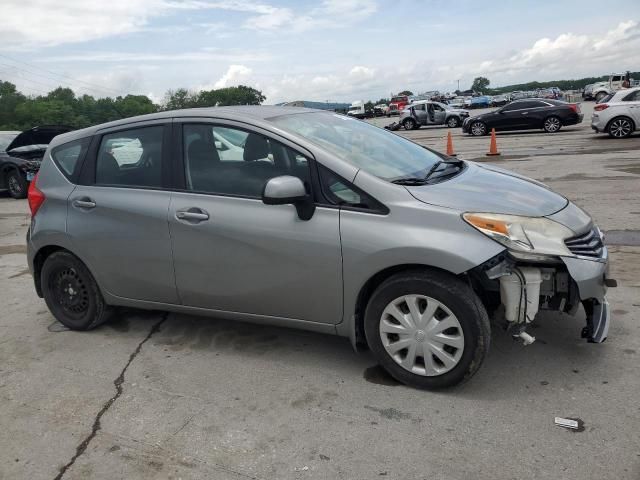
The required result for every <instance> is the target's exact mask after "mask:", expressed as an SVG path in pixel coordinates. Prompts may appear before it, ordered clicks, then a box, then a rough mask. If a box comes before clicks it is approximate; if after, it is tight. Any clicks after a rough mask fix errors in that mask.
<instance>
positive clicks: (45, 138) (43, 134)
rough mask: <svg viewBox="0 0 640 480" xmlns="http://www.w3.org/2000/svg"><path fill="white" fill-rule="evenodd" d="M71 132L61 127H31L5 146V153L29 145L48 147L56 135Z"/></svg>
mask: <svg viewBox="0 0 640 480" xmlns="http://www.w3.org/2000/svg"><path fill="white" fill-rule="evenodd" d="M71 130H73V129H72V128H71V127H65V126H62V125H45V126H42V127H33V128H31V129H29V130H25V131H24V132H22V133H21V134H19V135H18V136H17V137H16V138H14V139H13V141H12V142H11V143H10V144H9V145H8V146H7V150H6V151H7V153H8V152H10V151H11V150H15V149H16V148H21V147H26V146H29V145H48V144H49V143H51V140H53V138H54V137H55V136H57V135H60V134H62V133H67V132H70V131H71Z"/></svg>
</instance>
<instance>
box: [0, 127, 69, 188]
mask: <svg viewBox="0 0 640 480" xmlns="http://www.w3.org/2000/svg"><path fill="white" fill-rule="evenodd" d="M70 130H71V128H69V127H63V126H58V125H47V126H41V127H33V128H31V129H29V130H25V131H24V132H0V190H8V191H9V195H11V196H12V197H13V198H26V196H27V190H28V188H29V182H31V180H33V177H34V176H35V174H36V173H37V172H38V169H39V168H40V161H41V160H42V157H43V155H44V152H45V150H46V149H47V145H48V144H49V142H50V141H51V140H52V139H53V138H54V137H55V136H56V135H59V134H61V133H65V132H68V131H70Z"/></svg>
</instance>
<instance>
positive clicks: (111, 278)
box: [67, 122, 178, 303]
mask: <svg viewBox="0 0 640 480" xmlns="http://www.w3.org/2000/svg"><path fill="white" fill-rule="evenodd" d="M165 130H166V131H167V132H166V134H167V135H168V133H169V132H168V130H170V125H169V126H166V127H165V126H164V125H162V124H158V123H157V122H154V124H152V125H146V126H142V127H137V128H130V127H129V128H128V129H124V130H123V129H122V127H121V129H120V130H118V131H113V130H111V131H108V132H105V133H104V134H102V135H100V136H98V138H96V140H95V141H94V145H93V146H92V148H91V150H90V152H89V154H88V156H87V160H86V161H85V164H84V165H83V171H82V174H81V181H80V184H79V185H78V186H77V187H76V188H75V189H74V190H73V192H72V193H71V195H70V196H69V207H68V214H67V232H68V234H69V236H70V237H71V238H72V241H73V243H74V250H75V251H76V252H77V254H78V255H79V256H80V258H82V259H83V260H84V261H85V262H86V263H87V265H88V266H89V268H90V270H91V271H92V272H93V273H94V275H96V278H97V280H98V283H99V284H100V287H101V288H102V289H104V290H105V291H106V292H107V293H110V294H112V295H116V296H119V297H124V298H131V299H136V300H146V301H154V302H161V303H178V302H177V294H176V287H175V279H174V274H173V263H172V258H171V239H170V238H169V227H168V225H167V211H168V209H169V200H170V197H171V192H169V191H167V190H164V189H163V180H162V179H163V171H164V169H165V166H164V165H163V162H164V163H166V160H167V159H166V155H163V147H162V146H163V137H164V136H165Z"/></svg>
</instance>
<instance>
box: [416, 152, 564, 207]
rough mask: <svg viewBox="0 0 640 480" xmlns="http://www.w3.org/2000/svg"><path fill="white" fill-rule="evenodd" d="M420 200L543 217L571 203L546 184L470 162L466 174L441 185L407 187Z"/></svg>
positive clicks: (443, 204)
mask: <svg viewBox="0 0 640 480" xmlns="http://www.w3.org/2000/svg"><path fill="white" fill-rule="evenodd" d="M406 188H407V189H408V190H409V192H410V193H411V194H412V195H413V196H414V197H415V198H416V199H418V200H420V201H421V202H424V203H429V204H431V205H438V206H442V207H448V208H453V209H456V210H459V211H461V212H469V211H473V212H488V213H503V214H507V215H524V216H529V217H542V216H546V215H551V214H553V213H556V212H558V211H559V210H562V209H563V208H564V207H566V206H567V204H568V203H569V202H568V200H567V199H566V198H564V197H563V196H562V195H559V194H557V193H555V192H553V191H551V190H550V189H549V188H547V187H546V186H545V185H544V184H542V183H539V182H536V181H535V180H531V179H529V178H527V177H523V176H521V175H518V174H516V173H513V172H510V171H508V170H504V169H501V168H499V167H494V166H492V165H479V164H476V163H473V162H467V168H466V169H465V171H464V172H463V173H462V174H461V175H458V176H457V177H454V178H452V179H450V180H446V181H444V182H442V183H437V184H432V185H422V186H408V187H406Z"/></svg>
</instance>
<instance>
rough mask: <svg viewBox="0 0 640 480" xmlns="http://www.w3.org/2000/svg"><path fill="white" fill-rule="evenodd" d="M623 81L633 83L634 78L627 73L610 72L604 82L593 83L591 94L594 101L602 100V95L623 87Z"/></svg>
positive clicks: (604, 95)
mask: <svg viewBox="0 0 640 480" xmlns="http://www.w3.org/2000/svg"><path fill="white" fill-rule="evenodd" d="M625 81H627V82H629V84H628V85H629V86H631V85H633V84H634V83H635V82H634V79H633V78H631V77H630V76H629V72H627V73H612V74H611V75H609V79H608V80H606V81H604V82H599V83H595V84H593V89H592V93H591V94H592V95H593V98H595V99H596V102H600V101H602V99H603V98H604V97H606V96H607V95H609V94H611V93H615V92H617V91H618V90H620V89H622V88H625Z"/></svg>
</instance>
